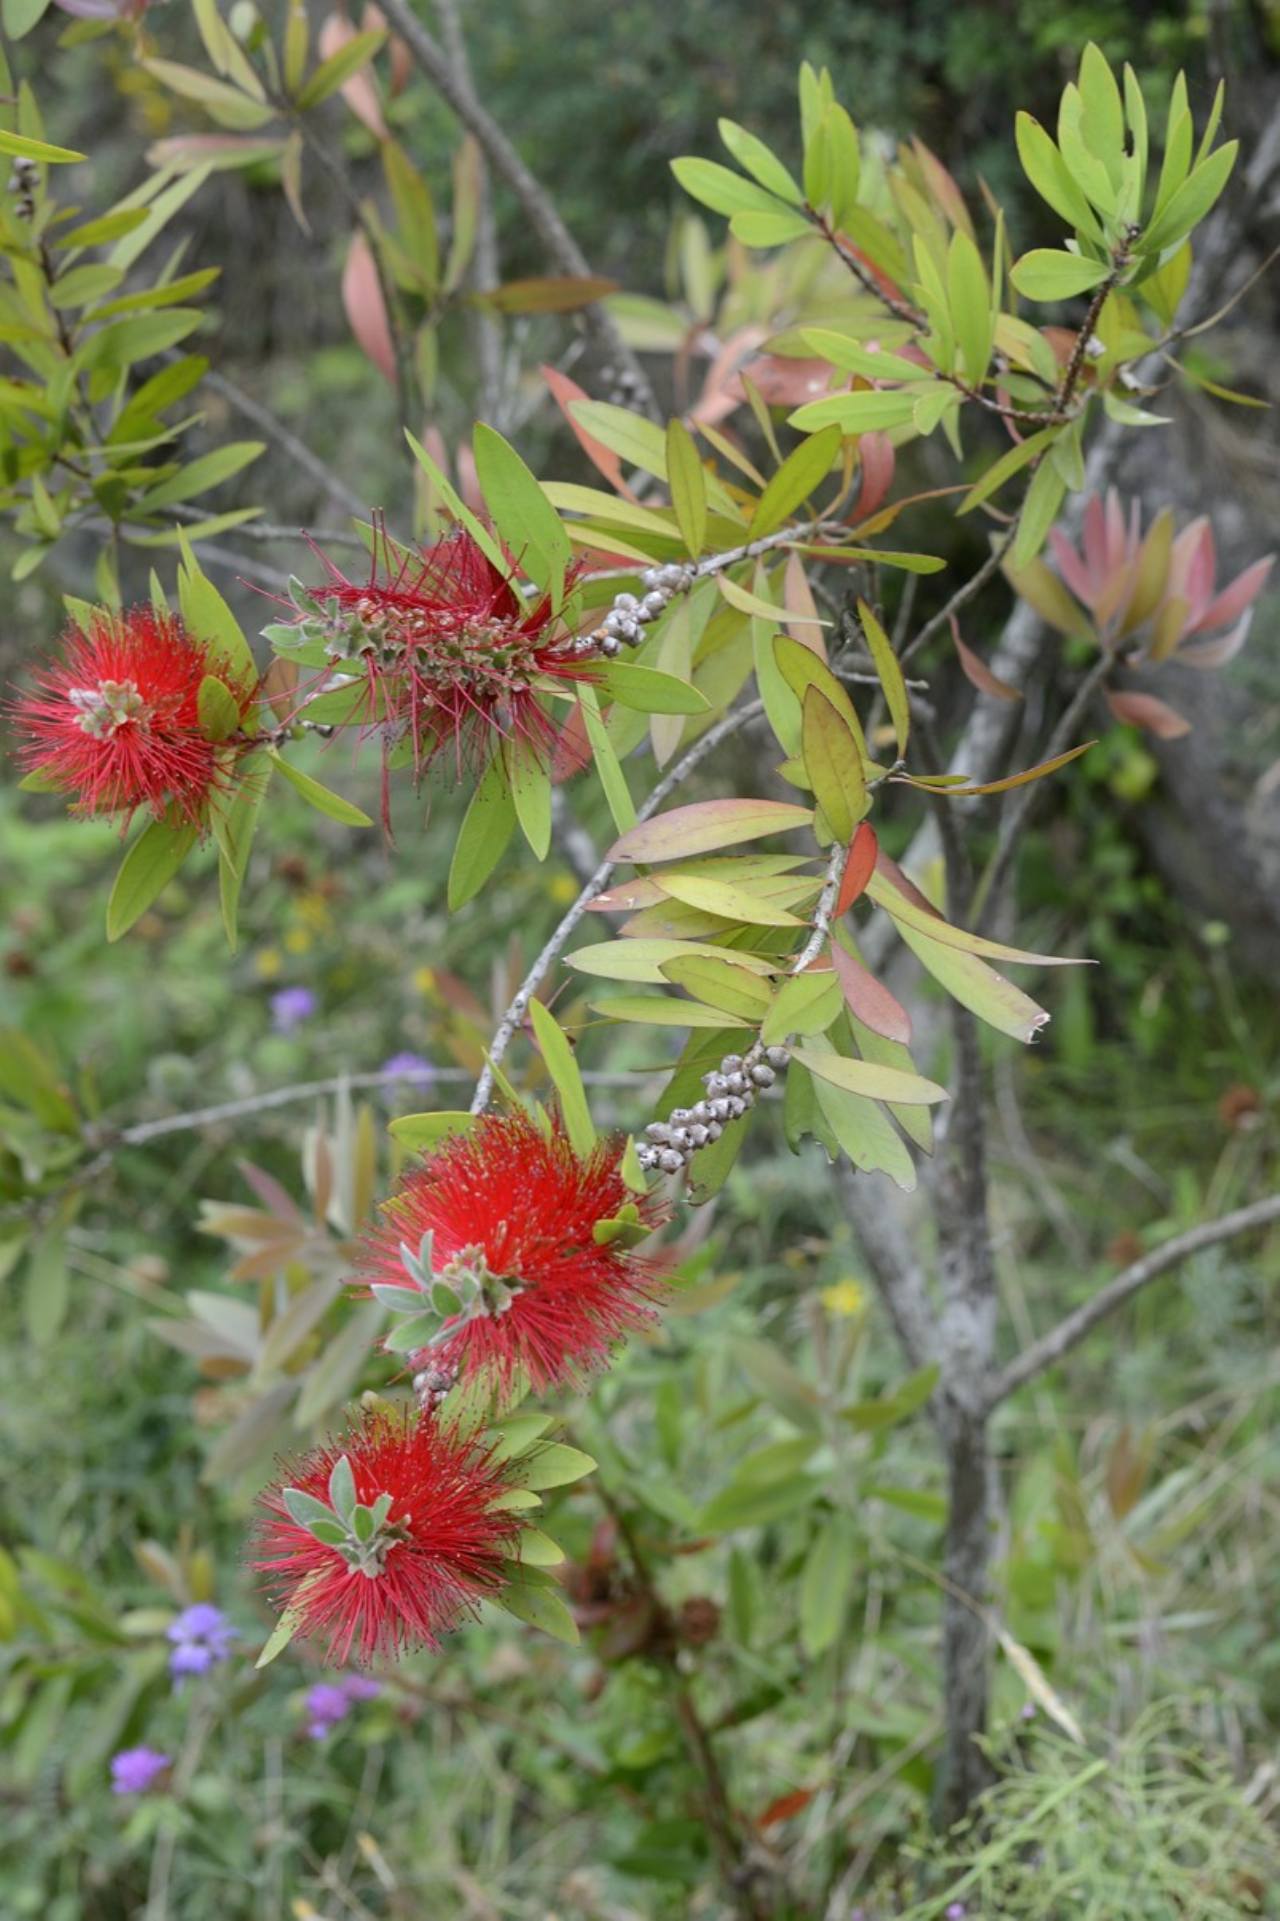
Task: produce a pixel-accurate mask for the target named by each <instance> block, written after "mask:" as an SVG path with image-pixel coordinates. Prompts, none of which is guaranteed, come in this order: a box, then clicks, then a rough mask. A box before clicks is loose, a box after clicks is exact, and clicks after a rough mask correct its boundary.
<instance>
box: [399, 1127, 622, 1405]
mask: <svg viewBox="0 0 1280 1921" xmlns="http://www.w3.org/2000/svg"><path fill="white" fill-rule="evenodd" d="M628 1205H630V1208H631V1210H632V1212H631V1214H630V1215H629V1216H624V1210H625V1209H627V1208H628ZM386 1212H387V1215H388V1220H387V1224H386V1226H385V1227H384V1228H383V1229H382V1230H381V1232H379V1233H378V1234H376V1235H374V1236H373V1237H372V1238H371V1239H370V1241H369V1243H368V1244H367V1247H366V1250H365V1257H364V1261H363V1263H362V1277H363V1279H364V1280H365V1281H367V1282H368V1283H369V1284H370V1285H371V1286H374V1287H378V1288H383V1289H385V1288H387V1287H391V1288H394V1289H395V1290H396V1293H395V1295H394V1296H391V1297H386V1296H383V1298H387V1299H388V1301H389V1304H390V1305H392V1306H393V1307H395V1308H396V1309H397V1310H398V1311H405V1312H410V1311H412V1310H413V1308H414V1307H415V1305H418V1306H420V1308H421V1309H422V1310H423V1311H430V1310H432V1309H434V1311H435V1312H437V1313H438V1314H440V1315H441V1325H440V1328H439V1331H438V1333H435V1334H434V1335H431V1336H430V1339H429V1340H428V1334H427V1332H426V1331H424V1333H423V1337H422V1344H421V1347H420V1348H419V1349H418V1350H417V1359H418V1363H419V1365H420V1366H426V1367H428V1368H429V1369H430V1370H431V1371H432V1372H433V1373H435V1374H437V1375H439V1376H441V1377H443V1378H444V1379H448V1378H449V1377H450V1376H451V1374H452V1373H453V1371H454V1370H457V1372H458V1373H459V1374H461V1375H462V1376H463V1377H464V1378H465V1377H468V1376H471V1375H474V1374H476V1373H478V1372H480V1371H481V1370H483V1369H489V1368H491V1369H493V1370H494V1371H495V1372H496V1374H497V1377H498V1380H499V1382H500V1383H501V1384H502V1386H503V1387H504V1388H505V1387H506V1386H508V1385H509V1384H510V1383H511V1381H512V1379H513V1377H514V1376H515V1375H516V1374H517V1372H519V1371H520V1370H523V1371H524V1373H525V1374H526V1375H527V1377H528V1380H529V1383H530V1385H531V1387H532V1388H533V1390H534V1392H535V1393H542V1392H545V1391H546V1390H547V1389H549V1388H555V1387H561V1386H565V1385H570V1386H577V1385H580V1384H581V1382H582V1380H583V1378H584V1377H585V1376H586V1375H588V1374H589V1373H591V1372H592V1370H593V1369H595V1368H597V1367H600V1366H602V1365H603V1364H604V1363H605V1362H606V1361H607V1359H608V1356H609V1352H610V1350H611V1349H612V1348H613V1347H614V1346H615V1345H616V1344H617V1342H618V1341H620V1340H621V1339H622V1338H623V1337H624V1336H625V1335H627V1334H628V1333H630V1332H631V1331H632V1330H633V1329H635V1328H637V1327H639V1326H641V1325H642V1324H643V1323H644V1322H645V1321H646V1320H648V1319H649V1318H650V1317H651V1315H652V1311H653V1303H654V1301H655V1300H656V1299H657V1297H658V1294H659V1283H658V1281H657V1278H656V1276H655V1274H654V1272H653V1269H652V1268H651V1267H650V1265H649V1264H648V1263H647V1262H646V1261H644V1260H641V1259H639V1258H638V1257H637V1256H636V1254H635V1253H634V1252H633V1251H632V1249H631V1247H630V1246H629V1244H628V1243H629V1242H630V1241H631V1240H632V1239H633V1238H643V1236H644V1235H645V1234H646V1233H647V1232H649V1230H650V1229H651V1228H652V1227H654V1226H655V1225H656V1224H657V1214H656V1210H655V1208H654V1206H653V1203H652V1202H650V1201H648V1200H646V1199H645V1198H644V1197H643V1196H637V1195H635V1194H633V1193H632V1191H631V1190H630V1189H629V1188H628V1186H627V1184H626V1182H625V1180H624V1179H623V1177H622V1172H621V1154H620V1152H619V1149H618V1147H617V1145H616V1143H615V1144H612V1145H611V1144H609V1143H607V1142H604V1143H601V1144H600V1145H599V1146H598V1147H597V1148H596V1149H595V1151H594V1152H593V1153H591V1154H589V1155H587V1156H585V1157H584V1156H582V1155H579V1154H577V1153H576V1152H575V1151H574V1149H573V1148H572V1147H571V1146H570V1144H569V1142H568V1140H567V1139H566V1138H565V1136H564V1135H563V1134H562V1133H560V1132H558V1131H557V1132H554V1133H552V1134H550V1135H547V1134H544V1133H543V1132H542V1130H541V1129H540V1128H539V1127H538V1126H537V1124H536V1123H535V1122H534V1121H533V1120H531V1119H530V1118H529V1116H528V1115H527V1114H524V1113H519V1114H509V1115H497V1114H486V1115H484V1116H482V1117H481V1119H480V1120H479V1121H477V1122H476V1124H475V1125H474V1126H473V1127H472V1128H471V1129H470V1130H469V1132H467V1133H466V1134H461V1135H458V1136H456V1137H455V1138H453V1139H451V1140H448V1141H446V1142H445V1143H444V1145H443V1146H441V1147H440V1148H438V1149H437V1150H436V1151H435V1152H434V1153H432V1154H431V1155H429V1156H428V1157H427V1158H426V1159H425V1160H424V1162H423V1164H422V1166H421V1167H418V1168H416V1169H415V1170H414V1171H413V1172H412V1173H410V1174H409V1175H408V1176H407V1178H406V1179H405V1181H404V1184H403V1186H402V1187H401V1188H400V1191H399V1192H398V1193H397V1194H396V1195H395V1196H394V1197H393V1198H392V1199H391V1201H390V1202H388V1204H387V1209H386ZM619 1216H624V1218H626V1219H628V1220H629V1221H630V1223H631V1231H630V1232H628V1231H627V1230H626V1229H623V1230H622V1231H621V1232H619V1233H617V1234H616V1235H615V1236H614V1237H612V1238H606V1239H605V1240H603V1241H600V1240H597V1239H596V1238H595V1229H596V1227H597V1225H598V1224H599V1223H600V1222H601V1221H610V1220H617V1219H618V1218H619ZM406 1256H407V1257H408V1261H406ZM415 1292H416V1293H417V1295H418V1302H417V1303H415V1300H414V1293H415ZM416 1325H417V1322H416V1320H415V1321H411V1322H408V1323H406V1324H405V1330H404V1331H405V1334H406V1335H407V1334H409V1333H410V1332H411V1330H412V1329H413V1328H414V1327H415V1326H416ZM390 1345H391V1346H392V1347H393V1349H397V1350H398V1351H400V1352H404V1351H405V1348H406V1346H407V1342H406V1341H405V1339H403V1338H401V1337H398V1336H397V1335H395V1334H393V1335H392V1336H391V1337H390ZM411 1351H412V1350H411Z"/></svg>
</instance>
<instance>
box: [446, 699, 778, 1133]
mask: <svg viewBox="0 0 1280 1921" xmlns="http://www.w3.org/2000/svg"><path fill="white" fill-rule="evenodd" d="M763 711H764V702H763V701H762V700H751V701H747V702H746V704H745V705H744V706H742V707H736V708H734V710H733V711H732V712H731V713H728V714H726V715H725V716H724V718H723V719H722V720H718V721H717V722H716V724H715V726H714V727H709V728H708V729H707V731H706V733H705V734H703V735H701V736H700V738H699V739H697V740H695V741H694V743H693V745H692V747H690V749H689V750H688V752H687V753H686V754H684V755H682V756H681V758H680V759H679V760H678V761H677V762H676V764H675V766H674V767H672V768H671V769H670V771H669V772H668V773H666V774H664V775H663V777H662V779H661V780H660V781H659V782H658V784H657V786H656V787H655V788H654V790H653V792H652V793H651V794H650V795H649V796H648V797H647V799H645V800H644V801H643V802H642V803H641V805H640V806H639V807H638V808H637V809H636V820H637V822H640V821H643V820H648V819H650V817H651V816H652V815H654V814H656V813H657V811H658V809H659V808H660V807H661V806H662V804H663V802H664V801H665V800H666V799H667V798H668V796H669V795H671V794H673V793H674V792H675V790H676V788H677V787H679V785H680V783H681V782H682V781H684V780H687V779H688V777H689V775H690V774H691V773H693V771H694V769H695V768H696V767H699V766H701V764H702V762H703V761H704V760H705V759H706V757H707V755H708V754H710V753H713V752H714V751H715V749H716V748H717V747H718V746H719V745H720V742H721V741H722V740H726V739H727V738H728V737H729V735H730V734H734V733H736V732H737V731H738V729H739V728H740V727H745V726H746V724H747V722H748V721H751V720H754V719H755V717H756V715H757V714H760V713H763ZM616 866H617V862H616V860H614V859H613V858H612V857H611V856H606V858H605V859H604V860H602V861H601V863H600V865H599V866H598V867H597V868H596V871H595V873H594V874H592V876H591V878H590V879H589V880H588V881H587V883H586V885H585V886H584V887H583V889H582V892H581V893H580V894H579V895H578V898H577V900H575V901H574V903H573V905H572V907H570V908H569V910H568V912H567V913H566V914H565V915H564V917H563V919H562V920H561V921H560V923H559V925H558V926H557V928H556V929H555V932H554V933H553V934H552V935H551V938H550V939H549V940H548V941H547V943H546V945H545V947H544V948H543V949H542V952H541V953H540V954H539V955H538V958H537V959H536V960H535V961H534V963H533V965H532V967H531V968H530V969H529V971H528V973H527V974H526V975H525V977H524V979H523V980H522V981H521V983H520V986H519V988H518V989H517V991H516V993H515V994H514V995H513V996H512V1000H511V1004H510V1006H509V1007H508V1008H507V1011H506V1013H505V1014H504V1015H503V1017H502V1019H501V1021H500V1022H499V1023H498V1028H497V1031H496V1033H495V1034H494V1037H493V1040H492V1042H491V1043H490V1046H489V1056H488V1059H487V1060H486V1062H485V1065H484V1072H483V1073H482V1074H481V1076H480V1079H479V1080H478V1081H477V1083H476V1091H475V1095H474V1098H473V1099H472V1102H471V1112H472V1113H473V1114H480V1113H483V1112H484V1109H485V1108H486V1107H487V1106H488V1104H489V1100H490V1097H491V1095H492V1093H493V1070H494V1068H495V1067H499V1066H501V1064H502V1060H503V1057H504V1055H505V1054H506V1051H507V1049H508V1047H509V1046H510V1045H511V1041H512V1038H513V1037H514V1035H515V1033H516V1031H517V1029H518V1028H519V1027H520V1025H521V1023H522V1022H523V1020H524V1016H525V1014H526V1013H527V1011H528V1007H529V1002H530V1001H531V1000H532V999H533V996H534V994H535V993H536V992H537V990H538V988H539V987H540V986H541V984H542V981H543V980H544V978H545V977H546V975H547V973H548V972H549V971H550V969H551V966H552V964H553V962H554V961H555V959H556V956H557V955H558V954H559V952H560V950H561V948H562V947H563V946H564V944H565V942H566V941H567V940H568V938H569V936H570V935H571V934H572V932H573V930H574V928H575V927H576V926H577V925H578V922H579V921H580V920H581V919H582V917H583V915H584V914H585V913H586V911H587V909H588V908H589V907H590V905H591V903H592V901H593V900H595V898H596V896H597V895H598V894H603V892H604V890H605V888H606V887H607V886H608V885H609V882H610V880H611V878H612V876H613V870H614V868H615V867H616Z"/></svg>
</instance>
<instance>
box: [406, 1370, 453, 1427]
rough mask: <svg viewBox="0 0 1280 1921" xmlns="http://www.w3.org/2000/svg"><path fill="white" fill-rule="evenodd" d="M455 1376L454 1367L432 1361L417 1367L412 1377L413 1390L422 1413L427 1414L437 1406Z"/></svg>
mask: <svg viewBox="0 0 1280 1921" xmlns="http://www.w3.org/2000/svg"><path fill="white" fill-rule="evenodd" d="M457 1378H458V1370H457V1368H456V1367H440V1366H439V1365H438V1364H437V1363H436V1362H434V1361H432V1362H429V1363H428V1365H427V1366H426V1367H423V1368H419V1370H418V1372H417V1373H416V1374H415V1375H414V1377H413V1391H414V1394H415V1396H416V1397H417V1402H418V1406H419V1407H420V1408H421V1409H422V1411H423V1413H424V1414H429V1413H430V1412H431V1410H432V1409H433V1408H436V1407H439V1405H440V1403H441V1401H443V1399H444V1397H445V1395H446V1394H447V1393H448V1392H449V1389H450V1388H451V1387H452V1386H453V1384H454V1382H455V1381H456V1380H457Z"/></svg>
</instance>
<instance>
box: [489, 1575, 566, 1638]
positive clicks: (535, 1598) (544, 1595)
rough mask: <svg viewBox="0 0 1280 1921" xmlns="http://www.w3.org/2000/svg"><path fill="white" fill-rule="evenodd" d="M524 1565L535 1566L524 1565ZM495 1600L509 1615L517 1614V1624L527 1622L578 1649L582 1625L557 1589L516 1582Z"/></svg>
mask: <svg viewBox="0 0 1280 1921" xmlns="http://www.w3.org/2000/svg"><path fill="white" fill-rule="evenodd" d="M523 1565H525V1566H528V1565H531V1563H529V1562H524V1563H523ZM492 1598H493V1600H494V1601H495V1603H496V1604H497V1606H498V1607H500V1608H502V1609H503V1610H504V1611H505V1612H506V1613H507V1614H514V1615H515V1617H516V1619H517V1621H525V1622H527V1623H528V1625H529V1626H530V1627H534V1628H538V1629H539V1630H540V1631H541V1632H542V1633H543V1634H550V1635H551V1636H552V1637H553V1639H555V1640H557V1641H564V1642H565V1643H566V1644H567V1645H568V1646H569V1647H577V1645H578V1641H579V1638H580V1637H579V1634H578V1624H577V1622H576V1621H575V1620H574V1618H573V1616H572V1614H570V1612H569V1610H568V1608H567V1607H566V1606H565V1603H564V1602H563V1601H562V1600H561V1599H560V1596H559V1594H557V1593H556V1592H555V1590H554V1589H553V1588H549V1587H535V1586H533V1585H532V1583H530V1582H527V1581H512V1582H510V1583H509V1584H508V1585H507V1586H506V1587H504V1588H503V1589H502V1591H501V1593H499V1594H495V1595H494V1596H493V1597H492Z"/></svg>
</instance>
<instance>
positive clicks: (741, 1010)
mask: <svg viewBox="0 0 1280 1921" xmlns="http://www.w3.org/2000/svg"><path fill="white" fill-rule="evenodd" d="M661 972H662V975H663V977H664V978H665V979H667V980H669V981H670V982H671V984H672V985H673V986H674V987H683V988H685V989H686V990H687V991H688V992H689V993H690V994H692V995H693V997H694V999H695V1000H699V1001H703V1002H705V1003H706V1004H707V1005H708V1006H710V1007H716V1008H721V1009H723V1011H724V1012H725V1013H726V1014H731V1015H735V1016H739V1017H741V1018H742V1019H745V1020H748V1021H751V1022H752V1023H753V1024H754V1023H755V1022H756V1021H759V1020H760V1019H762V1018H763V1016H764V1015H765V1014H767V1013H768V1011H769V1008H770V1005H771V1003H772V1001H773V992H772V989H771V988H770V987H769V984H768V982H767V981H763V980H761V978H760V976H759V975H758V974H753V973H751V972H750V971H749V969H747V968H745V967H739V966H737V965H736V964H735V963H734V962H733V961H732V960H730V959H728V958H727V957H726V958H725V959H723V960H722V959H719V958H712V957H710V956H708V955H705V954H691V955H685V956H681V957H679V958H677V959H675V960H668V961H663V962H662V964H661Z"/></svg>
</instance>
